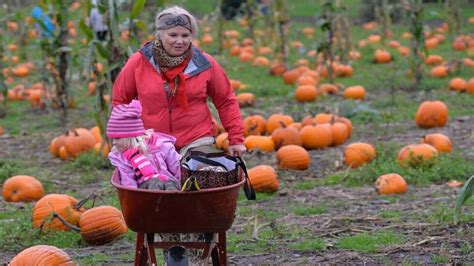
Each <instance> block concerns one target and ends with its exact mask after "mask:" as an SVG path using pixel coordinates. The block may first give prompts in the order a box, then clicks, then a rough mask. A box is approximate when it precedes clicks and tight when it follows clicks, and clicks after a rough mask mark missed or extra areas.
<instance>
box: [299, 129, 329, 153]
mask: <svg viewBox="0 0 474 266" xmlns="http://www.w3.org/2000/svg"><path fill="white" fill-rule="evenodd" d="M300 136H301V141H302V143H303V147H305V148H306V149H308V150H309V149H322V148H325V147H327V146H329V145H330V144H331V143H332V130H331V125H330V124H321V125H315V126H312V125H308V126H304V127H303V128H302V129H301V131H300Z"/></svg>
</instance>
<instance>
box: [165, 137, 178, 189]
mask: <svg viewBox="0 0 474 266" xmlns="http://www.w3.org/2000/svg"><path fill="white" fill-rule="evenodd" d="M161 150H162V153H163V157H164V159H165V162H166V165H167V167H168V171H169V172H170V173H171V174H172V175H173V176H174V177H175V178H176V179H178V180H179V179H180V177H181V164H180V162H179V161H180V160H181V155H179V153H177V152H176V149H175V147H174V145H173V144H171V143H170V142H164V143H163V144H162V145H161Z"/></svg>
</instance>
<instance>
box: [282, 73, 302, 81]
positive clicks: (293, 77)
mask: <svg viewBox="0 0 474 266" xmlns="http://www.w3.org/2000/svg"><path fill="white" fill-rule="evenodd" d="M300 75H301V73H300V72H299V71H298V69H292V70H288V71H286V72H285V73H283V81H284V82H285V83H286V84H295V82H296V81H297V80H298V78H299V77H300Z"/></svg>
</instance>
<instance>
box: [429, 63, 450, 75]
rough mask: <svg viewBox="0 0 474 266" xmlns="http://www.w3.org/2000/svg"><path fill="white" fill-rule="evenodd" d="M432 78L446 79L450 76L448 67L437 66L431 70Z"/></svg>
mask: <svg viewBox="0 0 474 266" xmlns="http://www.w3.org/2000/svg"><path fill="white" fill-rule="evenodd" d="M430 74H431V76H432V77H435V78H444V77H447V76H448V67H446V66H444V65H440V66H436V67H433V68H432V69H431V72H430Z"/></svg>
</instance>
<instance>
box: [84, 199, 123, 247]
mask: <svg viewBox="0 0 474 266" xmlns="http://www.w3.org/2000/svg"><path fill="white" fill-rule="evenodd" d="M79 228H80V229H81V236H82V239H84V241H86V242H87V243H89V244H92V245H103V244H106V243H109V242H112V241H113V240H114V239H116V238H117V237H119V236H121V235H123V234H125V233H126V232H127V225H126V224H125V220H124V219H123V215H122V213H121V212H120V211H119V210H117V209H116V208H115V207H112V206H100V207H95V208H92V209H89V210H87V211H85V212H84V213H83V214H82V215H81V219H80V220H79Z"/></svg>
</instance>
